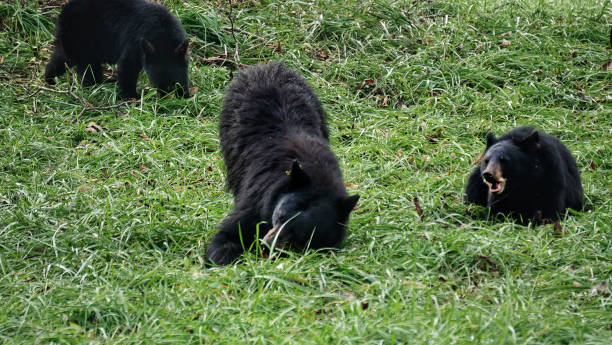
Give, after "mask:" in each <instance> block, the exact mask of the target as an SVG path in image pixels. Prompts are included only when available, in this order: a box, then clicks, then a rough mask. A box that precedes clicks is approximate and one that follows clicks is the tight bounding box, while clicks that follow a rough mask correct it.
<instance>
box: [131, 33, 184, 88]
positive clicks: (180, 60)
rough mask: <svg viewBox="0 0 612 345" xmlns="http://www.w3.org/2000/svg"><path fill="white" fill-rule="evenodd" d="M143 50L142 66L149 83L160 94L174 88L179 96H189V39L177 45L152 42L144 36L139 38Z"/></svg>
mask: <svg viewBox="0 0 612 345" xmlns="http://www.w3.org/2000/svg"><path fill="white" fill-rule="evenodd" d="M140 48H141V50H142V52H143V56H144V58H143V68H144V70H145V73H147V76H148V77H149V81H150V82H151V85H153V87H155V88H156V89H157V90H158V91H159V93H160V94H161V95H165V94H167V93H169V92H171V91H173V90H175V89H176V94H177V95H178V96H180V97H185V98H188V97H189V77H188V71H187V68H188V57H187V49H188V48H189V41H188V40H187V39H185V40H184V41H183V42H182V43H180V44H178V45H177V46H167V44H164V43H157V44H153V43H152V42H150V41H148V40H147V39H145V38H142V39H141V40H140Z"/></svg>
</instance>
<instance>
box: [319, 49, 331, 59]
mask: <svg viewBox="0 0 612 345" xmlns="http://www.w3.org/2000/svg"><path fill="white" fill-rule="evenodd" d="M328 58H329V56H327V52H326V51H325V50H321V51H319V54H318V56H317V60H321V61H325V60H327V59H328Z"/></svg>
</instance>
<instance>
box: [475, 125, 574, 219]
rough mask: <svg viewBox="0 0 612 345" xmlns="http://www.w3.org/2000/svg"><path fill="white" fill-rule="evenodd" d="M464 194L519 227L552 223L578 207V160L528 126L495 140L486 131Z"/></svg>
mask: <svg viewBox="0 0 612 345" xmlns="http://www.w3.org/2000/svg"><path fill="white" fill-rule="evenodd" d="M465 194H466V197H467V201H468V202H470V203H474V204H478V205H482V206H485V207H490V208H491V211H492V213H501V214H505V215H511V216H513V217H515V218H516V219H518V220H519V221H520V222H521V223H523V224H526V223H528V222H529V221H535V222H536V223H538V224H539V223H542V222H547V221H556V220H557V219H558V218H559V216H560V215H563V214H564V213H565V210H566V209H567V208H573V209H575V210H580V209H582V184H581V183H580V174H579V172H578V168H577V167H576V161H575V160H574V158H573V157H572V155H571V153H570V152H569V151H568V149H567V148H566V147H565V146H564V145H563V144H562V143H561V142H559V140H557V139H556V138H553V137H551V136H550V135H547V134H544V133H542V132H540V131H537V130H535V129H534V128H532V127H519V128H515V129H513V130H511V131H510V132H508V133H506V134H504V135H502V136H501V137H499V138H496V137H495V136H494V135H493V134H492V133H488V134H487V147H486V150H485V152H484V155H483V157H482V160H481V163H480V166H479V167H476V169H474V171H473V172H472V174H471V175H470V177H469V180H468V183H467V186H466V188H465Z"/></svg>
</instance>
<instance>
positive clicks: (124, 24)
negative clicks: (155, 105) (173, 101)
mask: <svg viewBox="0 0 612 345" xmlns="http://www.w3.org/2000/svg"><path fill="white" fill-rule="evenodd" d="M188 45H189V42H188V41H187V39H186V38H185V31H184V30H183V27H182V26H181V23H180V22H179V21H178V19H177V18H176V17H174V16H173V15H172V14H170V12H169V11H168V10H167V9H166V8H165V7H163V6H162V5H160V4H156V3H154V2H150V1H146V0H72V1H70V2H69V3H68V4H66V5H65V6H64V7H63V8H62V11H61V13H60V15H59V18H58V21H57V25H56V27H55V48H54V50H53V54H52V56H51V59H50V61H49V62H48V63H47V66H46V68H45V80H46V81H47V83H49V84H54V83H55V81H54V79H53V78H55V77H56V76H60V75H62V74H64V73H65V72H66V67H65V66H66V65H68V66H69V67H71V66H76V68H77V73H78V75H79V78H81V81H82V84H83V85H85V86H88V85H92V84H94V83H98V82H101V81H102V79H103V75H102V67H101V64H102V63H110V64H114V63H116V64H117V67H118V71H117V82H118V86H119V95H120V96H121V97H122V98H138V97H139V95H138V93H137V92H136V81H137V79H138V74H139V73H140V71H141V70H142V69H143V67H144V70H145V72H146V73H147V75H148V77H149V80H150V81H151V84H152V85H153V86H154V87H156V88H157V89H158V90H159V91H161V93H167V92H169V91H171V90H173V89H174V88H175V87H177V84H178V87H177V93H178V94H179V95H180V96H184V97H189V82H188V76H187V65H188V63H187V48H188Z"/></svg>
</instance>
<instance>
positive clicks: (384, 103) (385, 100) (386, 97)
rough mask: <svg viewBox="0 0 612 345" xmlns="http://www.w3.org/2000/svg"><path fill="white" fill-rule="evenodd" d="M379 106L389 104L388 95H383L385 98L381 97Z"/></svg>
mask: <svg viewBox="0 0 612 345" xmlns="http://www.w3.org/2000/svg"><path fill="white" fill-rule="evenodd" d="M380 105H381V106H383V107H386V106H387V105H389V95H385V98H383V100H382V102H381V103H380Z"/></svg>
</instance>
